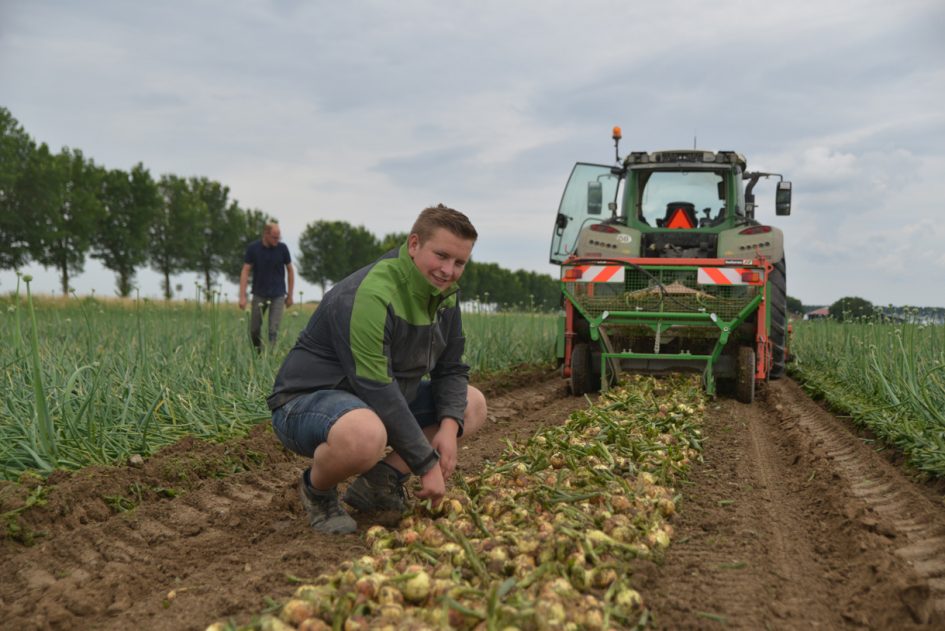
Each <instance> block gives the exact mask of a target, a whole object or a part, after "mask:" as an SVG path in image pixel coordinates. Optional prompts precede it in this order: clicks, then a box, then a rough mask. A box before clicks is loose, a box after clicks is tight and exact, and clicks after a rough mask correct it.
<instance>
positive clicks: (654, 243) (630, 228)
mask: <svg viewBox="0 0 945 631" xmlns="http://www.w3.org/2000/svg"><path fill="white" fill-rule="evenodd" d="M613 140H614V151H615V158H616V159H615V162H616V164H615V165H612V166H609V165H600V164H589V163H585V162H578V163H577V164H576V165H575V166H574V168H573V170H572V171H571V176H570V178H569V179H568V183H567V186H566V187H565V189H564V193H563V195H562V197H561V203H560V205H559V207H558V214H557V217H556V219H555V224H554V232H553V234H552V239H551V255H550V256H551V262H552V263H553V264H556V265H559V266H560V268H561V273H560V282H561V291H562V303H563V314H562V315H561V318H560V322H559V326H558V339H557V348H556V353H557V357H558V360H559V361H560V363H561V366H562V373H563V376H564V377H565V378H566V379H568V383H569V386H570V389H571V392H572V393H573V394H575V395H581V394H584V393H589V392H595V391H597V390H600V389H604V390H606V389H607V387H608V386H609V385H612V384H613V383H615V382H616V379H617V378H618V376H619V374H620V373H621V372H639V373H655V374H660V373H670V372H679V371H696V372H701V374H702V380H703V385H704V387H705V389H706V392H707V393H708V394H709V395H710V396H715V395H716V389H717V386H722V387H724V388H725V389H726V390H727V391H729V392H734V395H735V398H736V399H737V400H739V401H741V402H744V403H751V402H752V401H753V400H754V398H755V393H756V389H757V384H758V383H759V382H764V381H767V380H769V379H777V378H779V377H781V376H782V375H784V372H785V363H786V362H787V361H788V359H789V353H788V314H787V285H786V283H787V268H786V264H785V258H784V237H783V234H782V232H781V230H779V229H778V228H775V227H773V226H770V225H768V224H766V223H762V222H759V221H758V220H756V219H755V210H756V206H755V193H754V189H755V186H756V185H757V184H758V182H759V181H761V180H762V179H767V178H771V177H777V178H778V182H777V188H776V191H775V212H776V214H777V215H789V214H790V213H791V183H790V182H788V181H785V180H784V178H783V176H782V175H781V174H778V173H765V172H760V171H749V170H748V165H747V163H746V161H745V157H744V156H743V155H741V154H739V153H736V152H735V151H705V150H701V149H695V148H694V149H682V150H668V151H651V152H646V151H632V152H630V153H629V154H627V155H626V156H625V157H623V158H621V157H620V140H621V132H620V128H619V127H615V128H614V131H613Z"/></svg>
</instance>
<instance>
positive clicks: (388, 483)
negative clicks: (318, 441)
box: [344, 462, 407, 514]
mask: <svg viewBox="0 0 945 631" xmlns="http://www.w3.org/2000/svg"><path fill="white" fill-rule="evenodd" d="M406 477H407V476H405V475H402V474H400V473H398V472H397V470H396V469H394V468H393V467H390V466H388V465H386V464H384V463H383V462H378V463H377V464H376V465H374V466H373V467H371V468H370V469H369V470H367V471H365V472H364V473H362V474H361V475H359V476H358V477H357V478H355V480H354V482H352V483H351V484H349V485H348V489H347V490H346V491H345V495H344V500H345V502H347V503H348V504H350V505H351V506H354V507H355V508H357V509H358V510H359V511H361V512H362V513H386V512H395V513H398V514H401V513H403V512H405V511H406V510H407V491H406V490H405V489H404V484H403V480H404V479H406Z"/></svg>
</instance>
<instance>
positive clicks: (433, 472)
mask: <svg viewBox="0 0 945 631" xmlns="http://www.w3.org/2000/svg"><path fill="white" fill-rule="evenodd" d="M420 486H421V488H420V490H419V491H417V497H419V498H420V499H422V500H426V499H429V500H431V501H432V502H433V505H434V506H437V505H439V503H440V500H441V499H443V496H444V495H445V494H446V482H445V481H444V480H443V472H442V471H440V468H439V467H433V468H432V469H430V470H429V471H427V472H426V473H424V474H423V475H422V476H420Z"/></svg>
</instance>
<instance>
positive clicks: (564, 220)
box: [555, 213, 568, 235]
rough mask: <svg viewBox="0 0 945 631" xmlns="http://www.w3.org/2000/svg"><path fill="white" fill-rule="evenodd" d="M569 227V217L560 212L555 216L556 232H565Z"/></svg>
mask: <svg viewBox="0 0 945 631" xmlns="http://www.w3.org/2000/svg"><path fill="white" fill-rule="evenodd" d="M567 227H568V217H567V216H566V215H562V214H561V213H558V216H557V217H556V218H555V233H556V234H559V235H560V234H561V233H562V232H564V229H565V228H567Z"/></svg>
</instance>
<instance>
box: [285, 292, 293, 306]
mask: <svg viewBox="0 0 945 631" xmlns="http://www.w3.org/2000/svg"><path fill="white" fill-rule="evenodd" d="M293 304H294V303H293V302H292V294H286V297H285V307H286V309H288V308H289V307H291V306H292V305H293Z"/></svg>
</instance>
